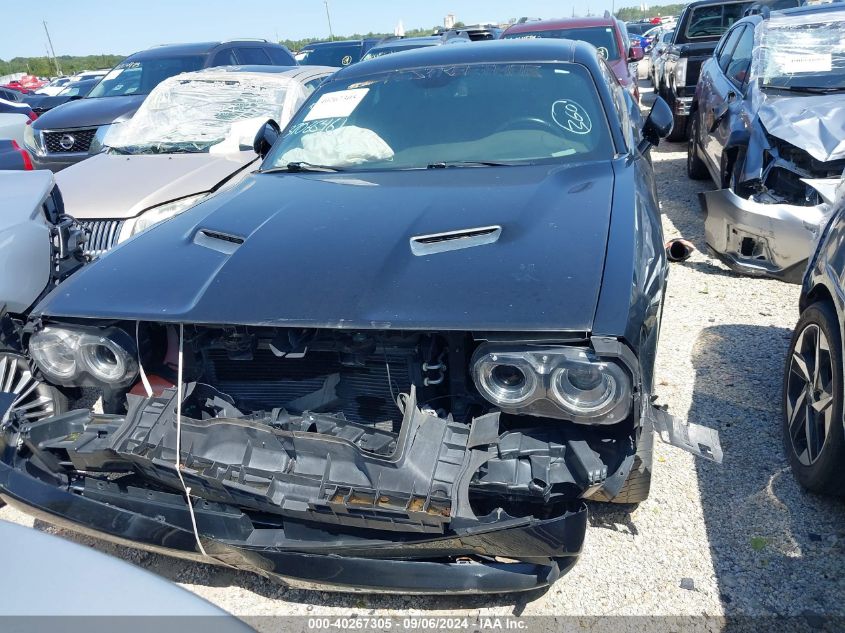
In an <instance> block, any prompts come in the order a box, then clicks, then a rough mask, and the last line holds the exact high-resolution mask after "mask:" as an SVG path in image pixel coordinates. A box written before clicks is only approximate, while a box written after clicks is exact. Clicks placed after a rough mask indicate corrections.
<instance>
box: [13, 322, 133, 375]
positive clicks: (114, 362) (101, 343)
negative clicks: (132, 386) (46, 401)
mask: <svg viewBox="0 0 845 633" xmlns="http://www.w3.org/2000/svg"><path fill="white" fill-rule="evenodd" d="M29 353H30V355H31V356H32V360H33V361H34V362H35V364H36V365H37V366H38V369H40V370H41V372H42V373H43V374H44V377H45V378H47V380H48V381H50V382H53V383H57V384H60V385H64V386H68V387H71V386H81V385H85V384H95V385H101V384H102V383H106V384H108V385H111V386H120V385H128V384H129V383H130V382H132V381H133V380H134V379H135V377H136V376H137V375H138V361H137V360H136V358H137V356H136V351H135V345H134V341H133V339H132V337H130V336H129V335H128V334H127V333H126V332H124V331H123V330H121V329H119V328H103V329H97V328H85V329H82V328H79V329H77V328H64V327H56V326H48V327H45V328H44V329H43V330H40V331H39V332H36V333H35V334H33V335H32V337H30V339H29Z"/></svg>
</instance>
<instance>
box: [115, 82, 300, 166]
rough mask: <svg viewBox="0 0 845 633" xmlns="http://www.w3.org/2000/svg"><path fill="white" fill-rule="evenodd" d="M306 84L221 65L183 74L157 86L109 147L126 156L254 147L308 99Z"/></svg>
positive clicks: (228, 150) (122, 127)
mask: <svg viewBox="0 0 845 633" xmlns="http://www.w3.org/2000/svg"><path fill="white" fill-rule="evenodd" d="M305 97H306V92H305V89H304V88H303V86H302V85H301V84H300V83H299V82H297V81H295V80H293V79H291V78H290V77H285V76H279V75H277V74H275V73H231V72H221V71H219V70H217V69H211V70H207V71H201V72H198V73H188V74H183V75H177V76H176V77H171V78H170V79H167V80H165V81H163V82H162V83H161V84H159V85H158V87H156V89H155V90H153V92H152V93H151V94H150V96H149V97H147V99H145V100H144V103H143V104H142V105H141V107H140V108H139V109H138V112H137V113H136V114H135V116H133V117H132V118H131V119H130V120H129V121H127V122H125V123H123V124H120V125H115V126H112V128H111V129H110V131H109V133H108V134H107V135H106V138H105V140H104V145H106V146H108V147H110V148H111V149H112V150H113V151H115V152H117V153H123V154H160V153H184V152H205V151H211V152H213V153H225V152H238V151H242V150H246V149H248V150H251V149H252V144H253V140H254V138H255V134H256V133H257V132H258V129H259V128H260V127H261V124H262V123H264V122H265V121H267V120H268V119H273V120H275V121H277V122H278V123H280V124H281V125H284V123H285V122H286V121H288V120H289V119H290V117H291V115H292V114H293V113H294V112H295V111H296V109H297V108H298V107H299V106H300V105H301V104H302V103H303V102H304V101H305Z"/></svg>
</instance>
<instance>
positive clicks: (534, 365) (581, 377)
mask: <svg viewBox="0 0 845 633" xmlns="http://www.w3.org/2000/svg"><path fill="white" fill-rule="evenodd" d="M472 376H473V380H474V382H475V385H476V387H477V388H478V391H479V393H481V395H482V396H483V397H484V398H485V399H486V400H488V401H489V402H491V403H492V404H494V405H496V406H497V407H499V408H500V409H501V410H502V411H505V412H507V413H514V414H519V415H534V416H540V417H551V418H558V419H564V420H570V421H572V422H576V423H580V424H616V423H618V422H622V421H623V420H625V419H626V418H627V417H628V415H629V414H630V412H631V404H632V385H631V375H630V372H629V371H628V370H627V369H626V368H625V367H624V366H623V365H622V364H620V363H618V362H617V361H616V360H614V359H603V358H598V357H597V356H595V354H594V353H593V352H592V350H590V349H589V348H581V347H542V348H540V347H537V348H533V347H532V348H525V349H513V348H511V349H505V348H503V347H501V346H498V345H497V346H492V345H482V346H481V347H479V348H478V350H476V352H475V354H474V355H473V360H472Z"/></svg>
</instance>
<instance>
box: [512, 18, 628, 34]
mask: <svg viewBox="0 0 845 633" xmlns="http://www.w3.org/2000/svg"><path fill="white" fill-rule="evenodd" d="M591 26H616V21H615V20H614V19H613V18H560V19H556V20H540V21H539V22H525V23H524V24H514V25H513V26H510V27H508V29H507V31H506V33H530V32H534V31H553V30H555V29H566V28H587V27H591Z"/></svg>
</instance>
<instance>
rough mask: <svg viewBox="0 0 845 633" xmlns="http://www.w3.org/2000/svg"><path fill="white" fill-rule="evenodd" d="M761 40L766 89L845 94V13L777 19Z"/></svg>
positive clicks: (758, 64) (759, 72)
mask: <svg viewBox="0 0 845 633" xmlns="http://www.w3.org/2000/svg"><path fill="white" fill-rule="evenodd" d="M758 37H759V43H760V45H759V46H758V49H757V55H756V56H755V58H754V68H753V70H752V72H754V73H755V75H756V76H757V77H758V78H759V79H760V82H761V84H762V86H763V87H764V88H785V89H802V88H813V89H820V90H845V12H843V11H836V12H830V13H821V14H820V13H813V14H806V15H796V16H789V17H782V18H779V19H777V18H775V17H773V18H772V19H771V20H770V21H769V22H768V24H764V25H763V26H761V27H760V33H759V35H758Z"/></svg>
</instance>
